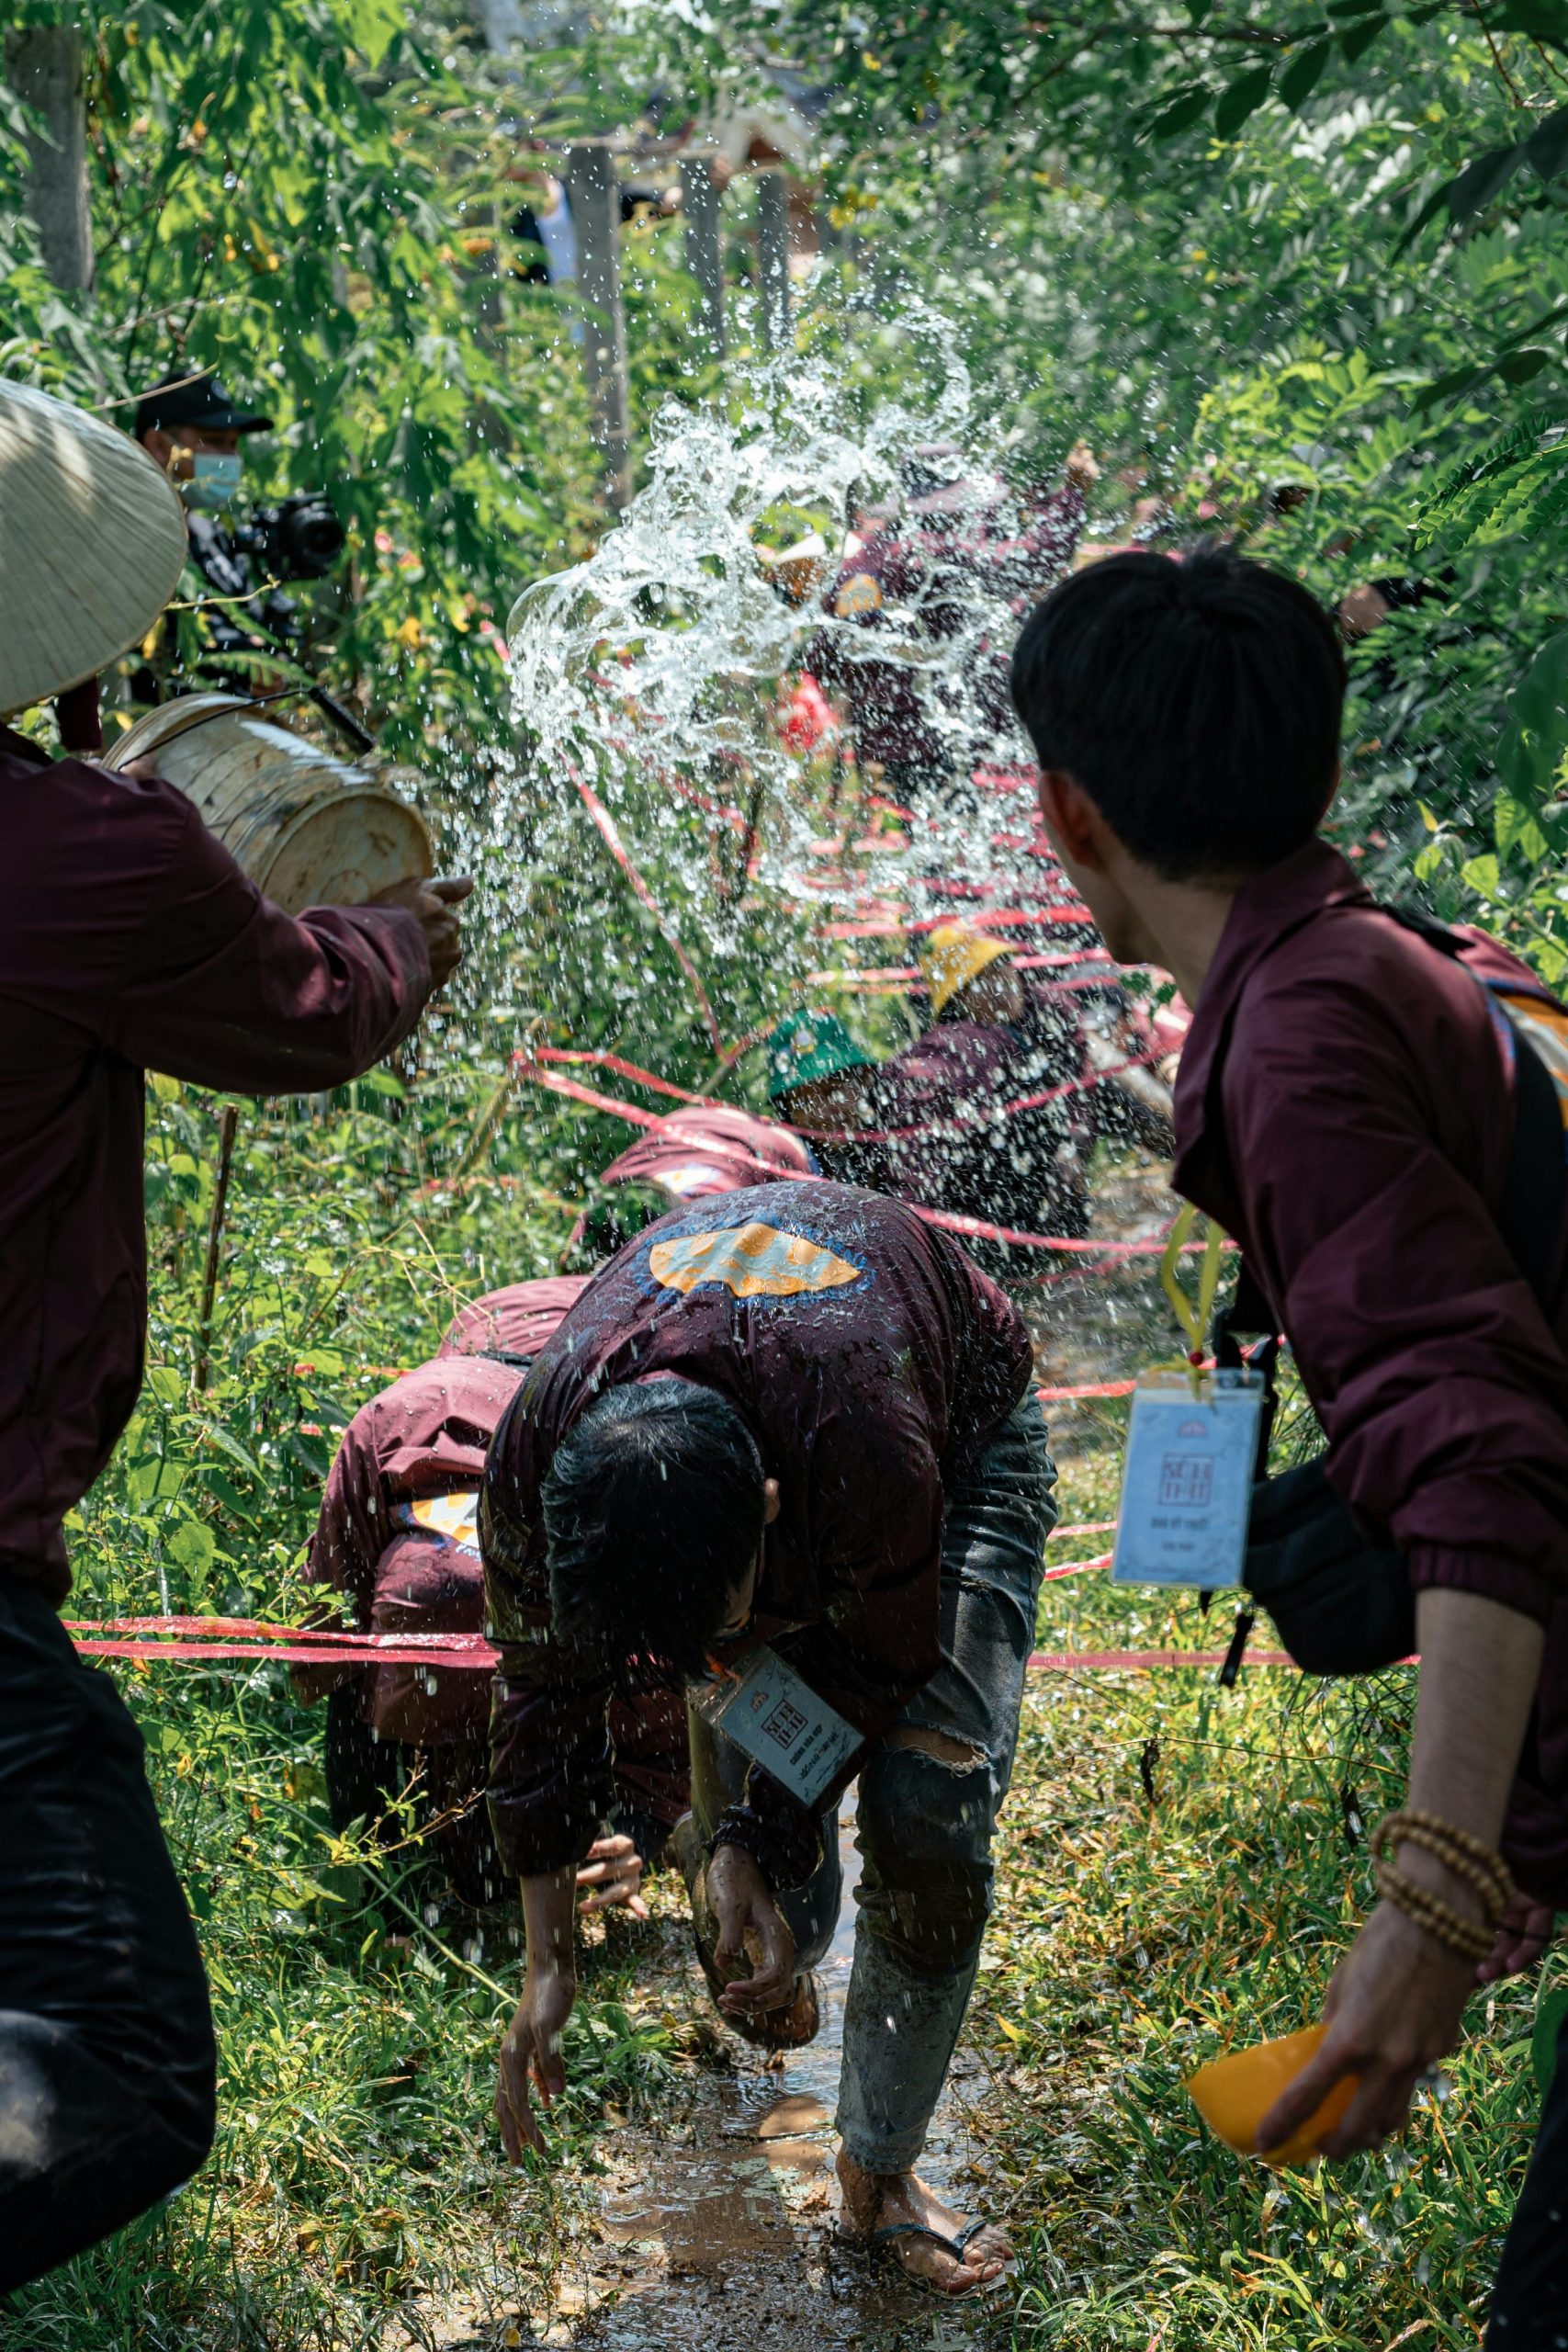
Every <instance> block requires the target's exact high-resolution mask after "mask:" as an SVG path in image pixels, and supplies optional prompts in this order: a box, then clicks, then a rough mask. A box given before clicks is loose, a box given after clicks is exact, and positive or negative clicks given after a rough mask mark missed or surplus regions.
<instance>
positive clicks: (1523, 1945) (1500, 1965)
mask: <svg viewBox="0 0 1568 2352" xmlns="http://www.w3.org/2000/svg"><path fill="white" fill-rule="evenodd" d="M1556 1924H1557V1914H1556V1913H1555V1912H1554V1911H1549V1910H1548V1909H1547V1907H1546V1905H1545V1904H1544V1903H1533V1902H1532V1901H1531V1900H1530V1898H1529V1895H1528V1894H1516V1895H1515V1897H1514V1899H1513V1901H1512V1902H1511V1903H1510V1904H1509V1905H1508V1907H1507V1909H1506V1911H1505V1912H1504V1914H1503V1917H1502V1923H1501V1925H1500V1926H1499V1928H1498V1929H1497V1941H1496V1943H1495V1946H1494V1947H1493V1949H1492V1951H1490V1952H1488V1954H1487V1956H1486V1958H1485V1959H1484V1960H1483V1962H1482V1963H1481V1965H1480V1967H1479V1968H1478V1969H1477V1970H1476V1972H1475V1981H1476V1983H1477V1984H1478V1985H1495V1984H1496V1982H1497V1980H1498V1978H1499V1977H1501V1976H1522V1975H1523V1973H1524V1972H1525V1970H1526V1969H1527V1968H1533V1967H1534V1966H1535V1963H1536V1962H1537V1961H1538V1960H1539V1959H1540V1956H1541V1953H1542V1952H1543V1951H1545V1950H1546V1947H1547V1945H1548V1944H1549V1943H1550V1942H1551V1930H1552V1928H1554V1927H1555V1926H1556Z"/></svg>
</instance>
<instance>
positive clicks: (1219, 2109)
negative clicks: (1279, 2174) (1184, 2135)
mask: <svg viewBox="0 0 1568 2352" xmlns="http://www.w3.org/2000/svg"><path fill="white" fill-rule="evenodd" d="M1326 2031H1327V2028H1326V2027H1325V2026H1321V2025H1314V2026H1308V2027H1307V2029H1306V2030H1305V2031H1304V2032H1303V2033H1287V2034H1285V2035H1284V2036H1283V2037H1282V2038H1281V2039H1280V2041H1260V2042H1259V2043H1258V2047H1257V2048H1256V2049H1255V2050H1233V2051H1231V2052H1230V2053H1229V2055H1228V2056H1226V2057H1224V2058H1216V2059H1215V2060H1214V2063H1213V2065H1212V2066H1200V2068H1199V2069H1198V2072H1197V2073H1196V2074H1195V2075H1191V2076H1190V2077H1189V2079H1188V2084H1187V2087H1188V2090H1189V2091H1190V2093H1191V2096H1192V2103H1193V2105H1194V2106H1195V2107H1196V2109H1198V2112H1199V2114H1200V2115H1201V2117H1202V2119H1203V2120H1204V2122H1205V2123H1206V2124H1207V2125H1208V2127H1209V2129H1210V2131H1213V2133H1214V2134H1215V2136H1216V2137H1217V2138H1219V2139H1221V2140H1223V2141H1224V2143H1225V2145H1226V2147H1227V2148H1234V2149H1235V2152H1236V2154H1238V2155H1242V2156H1255V2155H1257V2154H1258V2125H1259V2124H1260V2123H1261V2122H1262V2120H1263V2118H1264V2117H1265V2116H1266V2115H1267V2114H1268V2112H1269V2109H1270V2108H1271V2107H1272V2106H1273V2104H1274V2101H1275V2100H1276V2099H1277V2098H1279V2097H1280V2093H1281V2092H1282V2091H1283V2090H1285V2089H1286V2087H1287V2086H1289V2085H1290V2084H1292V2083H1293V2082H1294V2081H1295V2078H1296V2076H1297V2075H1299V2074H1300V2073H1301V2071H1302V2068H1303V2066H1304V2065H1305V2064H1306V2063H1307V2061H1308V2059H1309V2058H1311V2057H1312V2056H1313V2054H1314V2052H1315V2051H1316V2049H1317V2047H1318V2045H1319V2043H1320V2042H1321V2041H1322V2040H1323V2037H1324V2035H1325V2032H1326ZM1359 2081H1360V2077H1359V2075H1347V2076H1346V2077H1345V2079H1344V2081H1343V2082H1340V2083H1336V2084H1335V2086H1334V2088H1333V2089H1332V2090H1331V2091H1330V2092H1329V2094H1328V2097H1327V2098H1325V2100H1324V2101H1323V2104H1322V2105H1321V2107H1319V2108H1317V2109H1315V2111H1314V2113H1313V2114H1311V2115H1309V2116H1308V2118H1307V2120H1306V2121H1305V2122H1304V2123H1303V2125H1302V2127H1301V2129H1300V2130H1299V2131H1295V2132H1293V2133H1292V2136H1291V2138H1290V2139H1288V2140H1286V2141H1284V2142H1282V2143H1281V2144H1280V2146H1279V2147H1277V2148H1270V2149H1269V2153H1268V2154H1267V2155H1266V2156H1265V2157H1264V2159H1263V2161H1264V2163H1265V2164H1269V2165H1275V2166H1276V2167H1280V2166H1284V2165H1306V2164H1310V2163H1311V2162H1312V2160H1313V2158H1314V2156H1317V2155H1321V2154H1322V2153H1323V2143H1324V2141H1325V2138H1326V2136H1327V2135H1328V2133H1329V2132H1330V2131H1333V2129H1334V2127H1335V2125H1336V2124H1337V2122H1338V2121H1339V2120H1340V2118H1341V2116H1343V2114H1344V2113H1345V2110H1346V2109H1347V2108H1348V2106H1349V2104H1350V2101H1351V2100H1352V2099H1353V2098H1355V2096H1356V2090H1357V2086H1358V2084H1359Z"/></svg>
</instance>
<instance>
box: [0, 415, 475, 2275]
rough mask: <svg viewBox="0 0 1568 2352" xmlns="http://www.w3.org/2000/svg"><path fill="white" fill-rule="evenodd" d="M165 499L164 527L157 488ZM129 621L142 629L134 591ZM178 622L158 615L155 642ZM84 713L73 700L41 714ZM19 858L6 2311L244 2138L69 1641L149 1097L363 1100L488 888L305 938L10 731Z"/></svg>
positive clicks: (2, 2143)
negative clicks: (339, 1095)
mask: <svg viewBox="0 0 1568 2352" xmlns="http://www.w3.org/2000/svg"><path fill="white" fill-rule="evenodd" d="M26 397H27V398H29V399H32V400H34V401H36V400H37V399H38V397H39V396H37V395H28V396H26ZM49 405H50V408H51V413H52V423H53V432H54V435H55V447H58V448H67V447H74V450H75V466H74V469H73V471H72V473H71V476H70V480H69V482H68V484H67V487H68V488H69V489H70V491H71V492H72V495H73V498H74V499H75V500H76V502H77V503H80V498H81V494H82V483H83V482H84V481H91V480H92V478H93V472H94V469H95V467H96V466H97V465H98V464H99V463H100V462H101V438H100V436H102V435H103V434H104V428H102V427H99V426H96V425H93V424H88V423H86V422H85V421H81V420H75V419H74V414H73V412H72V411H71V410H69V409H68V408H66V407H65V405H64V404H63V403H62V402H51V403H50V404H49ZM28 462H29V463H30V464H33V465H34V466H35V467H36V465H37V463H39V462H47V460H46V459H45V460H39V459H38V458H32V459H29V461H28ZM112 462H113V463H115V464H116V465H121V466H122V465H123V456H122V455H120V454H118V453H117V454H116V455H115V456H114V457H113V459H112ZM137 464H138V465H140V464H141V459H140V458H138V459H137ZM148 474H149V477H150V479H151V481H152V482H153V483H158V484H159V487H158V494H159V496H164V494H165V492H164V489H163V486H162V484H161V483H159V478H158V476H157V473H156V469H153V468H152V465H151V462H150V461H148ZM31 486H32V488H33V489H34V490H35V491H36V488H37V483H36V481H34V482H33V484H32V485H31ZM5 489H6V485H5V483H4V481H0V496H3V495H4V493H5ZM63 495H64V493H63V492H62V497H63ZM71 511H73V512H74V511H75V509H74V507H73V508H72V510H71ZM122 576H123V574H122ZM62 577H63V574H62V571H61V569H60V567H59V566H58V565H56V566H55V567H54V568H53V569H51V570H49V571H40V577H39V583H38V605H39V614H40V616H41V619H42V622H43V624H44V627H43V629H42V632H41V635H42V639H43V641H45V642H62V641H65V640H66V639H69V638H72V637H73V636H75V637H79V634H80V632H79V630H77V629H76V628H75V626H74V623H75V619H76V616H75V614H74V613H73V609H72V607H71V604H70V592H69V591H68V590H67V589H66V588H65V587H63V586H62V584H61V583H62ZM51 598H52V599H53V600H54V603H55V605H56V607H57V610H55V611H54V613H53V614H52V615H51ZM157 601H158V600H157V599H155V600H154V605H156V602H157ZM99 602H100V603H104V602H111V603H112V598H111V597H110V596H109V595H108V594H107V588H106V594H105V596H104V598H102V599H100V600H99ZM155 617H156V611H155V609H154V610H153V611H152V612H151V613H147V614H145V615H143V616H141V629H139V630H138V631H137V632H136V634H137V635H140V634H142V633H144V631H145V628H147V627H148V626H150V624H151V622H152V619H153V618H155ZM132 641H134V639H133V638H132V637H130V636H127V637H126V639H125V642H126V643H130V642H132ZM114 650H115V649H114V648H113V647H112V646H107V647H106V648H105V658H108V657H109V656H111V655H112V653H113V651H114ZM119 650H123V647H121V648H120V649H119ZM6 658H7V657H6V656H5V655H4V654H0V706H4V705H5V704H6V703H7V702H9V703H12V704H15V703H16V702H17V700H18V699H27V698H28V697H26V696H17V695H16V694H14V693H12V694H6V691H5V684H4V665H5V661H6ZM71 684H73V675H72V673H70V672H69V671H68V672H66V673H63V674H62V675H61V676H60V677H59V678H58V680H55V681H42V680H40V681H39V682H37V683H36V684H35V685H34V687H33V690H32V691H33V695H35V696H36V697H38V698H42V697H43V696H44V695H48V694H49V693H51V692H54V691H56V689H57V688H62V687H66V686H69V685H71ZM0 837H3V838H4V841H5V844H6V856H5V863H4V869H3V871H0V1328H3V1329H4V1330H5V1333H6V1346H5V1350H4V1353H3V1355H0V1822H3V1824H4V1830H3V1834H0V1919H3V1921H4V1932H3V1934H0V2289H6V2288H11V2287H16V2286H20V2285H22V2284H24V2283H25V2282H26V2281H27V2280H28V2279H29V2278H37V2277H39V2275H40V2274H41V2273H42V2272H43V2271H45V2270H48V2269H50V2268H51V2267H53V2266H54V2265H55V2264H56V2263H59V2262H62V2261H64V2260H65V2259H66V2257H67V2256H70V2255H72V2254H73V2253H76V2252H77V2251H79V2250H80V2249H81V2248H82V2247H84V2246H87V2245H92V2244H93V2243H94V2242H95V2240H96V2239H97V2238H99V2237H102V2236H103V2235H105V2234H106V2233H107V2232H108V2231H109V2230H111V2229H115V2228H118V2226H119V2225H120V2223H121V2222H127V2221H129V2220H130V2218H131V2217H132V2216H133V2215H134V2214H136V2213H139V2212H141V2211H145V2209H146V2208H147V2207H148V2206H149V2205H151V2204H152V2203H153V2202H154V2201H155V2200H156V2199H158V2198H159V2197H161V2196H163V2195H164V2193H165V2192H166V2191H167V2190H169V2189H171V2188H175V2186H176V2185H177V2184H178V2183H179V2182H180V2181H181V2180H183V2179H185V2178H186V2177H187V2176H188V2175H189V2174H190V2173H191V2172H193V2171H194V2170H195V2168H196V2166H197V2165H198V2164H199V2163H200V2162H201V2160H202V2158H203V2156H204V2155H205V2154H206V2153H207V2150H208V2148H209V2144H210V2142H211V2136H212V2128H213V2098H214V2083H213V2075H214V2052H213V2045H212V2030H211V2023H210V2019H209V2013H208V2006H207V1994H206V1986H205V1984H204V1982H203V1978H202V1971H201V1961H200V1955H199V1953H198V1951H197V1944H196V1938H195V1934H194V1931H193V1929H192V1927H191V1922H190V1917H189V1914H188V1912H187V1911H186V1905H185V1900H184V1896H183V1895H182V1894H181V1891H180V1886H179V1883H178V1881H177V1879H176V1878H175V1872H174V1869H173V1867H172V1865H171V1863H170V1860H169V1857H168V1852H167V1849H166V1848H165V1847H164V1841H163V1838H162V1835H161V1833H160V1831H159V1828H158V1823H157V1817H156V1815H155V1813H154V1811H153V1807H152V1796H151V1793H150V1792H149V1790H148V1787H147V1781H146V1777H145V1773H144V1771H143V1769H142V1758H141V1736H140V1734H139V1733H138V1731H137V1729H136V1726H135V1724H134V1723H133V1722H132V1720H131V1717H130V1713H128V1711H127V1710H126V1708H125V1706H124V1704H123V1703H122V1702H121V1701H120V1698H119V1696H118V1692H117V1691H116V1690H115V1687H114V1684H113V1682H112V1681H111V1679H109V1677H108V1675H107V1673H104V1672H102V1671H101V1670H97V1669H94V1668H88V1667H85V1666H84V1665H83V1664H82V1662H81V1661H80V1659H79V1658H78V1657H77V1655H76V1653H75V1651H74V1649H73V1646H72V1645H71V1642H70V1640H69V1639H68V1638H67V1636H66V1634H65V1632H64V1630H63V1628H62V1625H61V1624H60V1622H59V1620H58V1618H57V1616H56V1615H55V1609H56V1606H57V1605H58V1603H59V1602H60V1600H62V1598H63V1596H64V1594H65V1591H66V1589H67V1587H68V1585H69V1582H70V1572H69V1569H68V1566H67V1563H66V1555H65V1544H64V1540H63V1536H62V1521H63V1520H64V1517H65V1514H66V1512H67V1511H68V1510H71V1509H72V1508H73V1505H74V1504H75V1503H77V1502H78V1501H79V1500H80V1499H81V1498H82V1496H83V1494H84V1493H85V1491H86V1488H87V1487H88V1486H89V1485H90V1484H91V1482H92V1481H93V1479H94V1478H95V1477H96V1476H97V1474H98V1472H99V1471H100V1470H101V1469H102V1468H103V1465H104V1464H105V1462H106V1461H107V1458H108V1455H109V1453H110V1450H111V1449H112V1447H113V1445H114V1443H115V1441H116V1439H117V1438H118V1435H119V1433H120V1430H122V1429H123V1428H124V1426H125V1423H126V1420H127V1419H128V1417H129V1415H130V1410H131V1408H132V1406H133V1404H134V1402H135V1399H136V1394H137V1390H138V1387H139V1385H140V1383H141V1351H142V1340H143V1329H144V1324H145V1319H146V1274H145V1239H144V1235H143V1229H142V1215H141V1181H142V1179H141V1139H142V1090H143V1075H142V1073H143V1071H144V1069H147V1068H149V1067H152V1068H153V1069H159V1070H163V1071H166V1072H168V1073H169V1074H170V1075H171V1076H173V1077H176V1078H183V1079H187V1080H191V1081H192V1082H193V1083H195V1084H197V1085H200V1086H214V1087H223V1088H228V1089H233V1090H237V1091H244V1092H256V1093H263V1092H265V1093H272V1092H283V1091H294V1090H312V1089H319V1088H322V1087H328V1086H333V1085H336V1084H338V1083H340V1082H341V1081H343V1080H347V1079H351V1078H354V1077H356V1076H358V1075H359V1074H360V1073H361V1072H362V1071H364V1070H366V1069H369V1068H370V1067H371V1066H372V1065H373V1064H374V1063H375V1062H376V1061H378V1059H379V1058H380V1057H381V1056H382V1055H383V1054H385V1053H387V1052H388V1051H389V1049H390V1048H391V1047H392V1046H395V1045H396V1044H398V1042H399V1041H400V1039H401V1038H403V1037H405V1036H407V1035H408V1034H409V1032H410V1030H411V1029H412V1027H413V1025H414V1023H415V1022H416V1021H417V1020H418V1018H419V1014H420V1012H421V1009H422V1008H423V1004H424V1001H425V1000H426V998H427V997H428V995H429V994H430V991H431V989H432V988H433V987H435V986H437V985H439V983H440V982H441V981H442V980H444V979H445V978H446V976H447V974H448V973H449V972H450V971H451V970H452V968H453V967H454V965H455V964H456V963H457V956H458V953H459V950H458V938H457V916H456V914H455V912H454V910H453V906H452V904H451V903H450V901H451V900H452V899H457V898H460V897H461V896H462V895H463V894H464V893H465V892H466V890H467V888H468V885H467V884H466V883H461V884H447V885H432V886H428V887H426V886H423V885H419V884H411V885H408V886H406V887H405V888H402V889H401V890H400V891H399V892H398V893H396V894H391V896H390V899H389V902H388V903H385V904H383V905H380V906H378V907H374V908H370V907H357V908H334V909H318V910H315V911H313V912H311V913H309V914H306V915H304V916H301V917H300V918H299V920H298V921H296V920H295V919H294V918H293V917H291V916H288V915H285V914H283V913H282V912H281V911H280V910H278V909H277V908H276V907H275V906H272V905H269V904H268V902H267V901H266V900H265V899H263V898H262V897H261V895H260V893H259V892H258V891H257V890H256V889H255V888H254V887H253V885H252V884H251V883H249V882H248V881H246V879H245V877H244V876H243V874H242V873H241V872H240V870H239V868H238V867H237V866H236V865H235V864H234V863H233V860H232V859H231V857H230V855H229V854H228V852H227V851H226V850H224V849H223V848H221V847H220V844H219V843H218V842H216V841H214V840H213V839H212V837H211V835H210V834H209V833H208V832H207V831H205V830H204V829H203V827H202V825H201V822H200V820H199V819H198V818H197V814H196V811H195V809H194V808H193V807H192V805H191V803H190V802H189V801H188V800H186V798H185V797H184V796H183V794H181V793H179V792H176V791H175V789H174V787H173V786H170V785H166V784H162V783H160V782H159V781H158V780H157V779H156V778H155V777H152V776H149V775H114V774H111V773H109V772H108V771H107V770H106V769H104V768H100V767H96V766H93V765H91V764H90V763H87V762H85V761H83V760H78V759H68V760H62V761H61V762H59V763H55V764H52V765H51V763H50V762H49V760H48V758H47V756H46V755H45V754H44V753H42V752H40V751H39V749H38V747H37V746H36V745H35V744H33V743H31V742H29V741H26V740H25V739H23V738H22V737H20V736H18V735H16V734H13V733H11V732H10V730H9V729H6V730H5V731H4V734H3V738H0Z"/></svg>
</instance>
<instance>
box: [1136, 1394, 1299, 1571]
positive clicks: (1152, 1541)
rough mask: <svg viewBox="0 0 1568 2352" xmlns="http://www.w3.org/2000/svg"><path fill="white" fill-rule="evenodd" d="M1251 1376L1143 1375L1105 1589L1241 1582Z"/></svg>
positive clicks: (1258, 1410) (1249, 1472)
mask: <svg viewBox="0 0 1568 2352" xmlns="http://www.w3.org/2000/svg"><path fill="white" fill-rule="evenodd" d="M1263 1397H1264V1387H1263V1380H1262V1377H1261V1375H1260V1374H1258V1373H1256V1372H1247V1371H1245V1370H1243V1371H1235V1372H1231V1371H1225V1372H1209V1373H1205V1374H1203V1376H1202V1379H1201V1383H1200V1384H1199V1387H1198V1393H1197V1395H1196V1396H1194V1394H1193V1391H1192V1382H1191V1379H1190V1375H1189V1374H1187V1373H1185V1372H1151V1373H1145V1374H1144V1375H1143V1377H1142V1378H1141V1379H1140V1380H1139V1382H1138V1385H1137V1386H1136V1388H1135V1389H1134V1391H1133V1411H1132V1418H1131V1419H1130V1421H1129V1423H1128V1428H1127V1453H1126V1459H1125V1461H1124V1463H1123V1465H1122V1509H1121V1514H1120V1517H1119V1518H1118V1521H1117V1525H1116V1551H1115V1555H1114V1556H1113V1558H1112V1560H1111V1583H1112V1584H1151V1585H1183V1586H1190V1587H1192V1588H1195V1589H1198V1590H1200V1591H1205V1592H1210V1591H1212V1592H1219V1591H1223V1590H1224V1589H1225V1588H1227V1587H1229V1586H1235V1585H1238V1584H1240V1582H1241V1572H1242V1567H1243V1564H1244V1563H1245V1561H1246V1557H1247V1520H1248V1517H1249V1515H1250V1512H1251V1509H1252V1488H1253V1480H1254V1476H1255V1475H1256V1471H1257V1466H1258V1427H1259V1417H1260V1416H1261V1414H1262V1411H1263Z"/></svg>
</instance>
